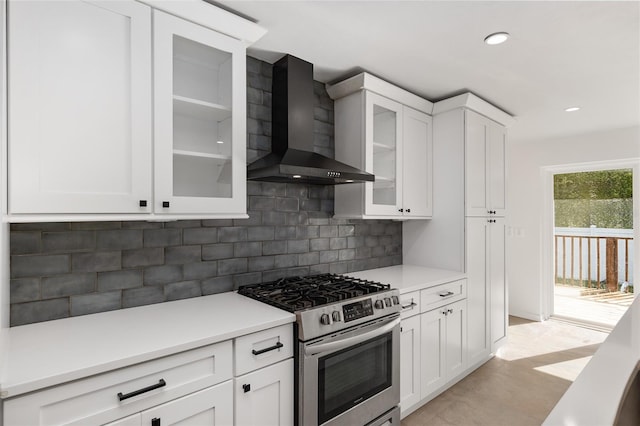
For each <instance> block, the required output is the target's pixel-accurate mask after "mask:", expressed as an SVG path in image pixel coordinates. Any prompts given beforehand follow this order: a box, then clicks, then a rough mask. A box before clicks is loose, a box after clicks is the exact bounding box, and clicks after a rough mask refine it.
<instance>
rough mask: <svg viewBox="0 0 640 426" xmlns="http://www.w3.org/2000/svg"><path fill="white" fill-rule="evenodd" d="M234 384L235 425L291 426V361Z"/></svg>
mask: <svg viewBox="0 0 640 426" xmlns="http://www.w3.org/2000/svg"><path fill="white" fill-rule="evenodd" d="M234 382H235V385H234V386H235V410H236V412H235V420H236V421H235V425H236V426H243V425H273V426H275V425H293V359H288V360H286V361H282V362H279V363H277V364H274V365H271V366H269V367H265V368H261V369H259V370H256V371H254V372H253V373H249V374H245V375H244V376H240V377H238V378H236V379H235V380H234Z"/></svg>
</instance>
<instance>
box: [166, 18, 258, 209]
mask: <svg viewBox="0 0 640 426" xmlns="http://www.w3.org/2000/svg"><path fill="white" fill-rule="evenodd" d="M154 43H155V45H154V54H155V55H154V65H155V68H154V69H155V76H154V85H155V100H154V105H155V123H154V133H155V134H154V140H155V154H154V158H155V162H154V166H155V170H154V175H155V184H156V186H155V203H156V205H155V211H156V212H157V213H160V214H163V213H166V214H179V213H194V214H211V215H213V216H215V215H227V216H229V215H233V214H236V213H237V214H238V215H241V214H245V212H246V195H245V194H246V189H245V182H246V160H245V157H246V153H245V147H246V135H245V132H244V130H243V129H245V126H246V99H245V98H246V96H245V93H246V87H245V84H246V83H245V82H246V76H245V67H246V62H245V48H244V45H243V44H242V43H241V42H240V41H238V40H235V39H233V38H230V37H227V36H225V35H223V34H220V33H217V32H215V31H212V30H209V29H207V28H204V27H201V26H199V25H196V24H192V23H189V22H187V21H183V20H181V19H178V18H175V17H173V16H171V15H168V14H166V13H163V12H160V11H154Z"/></svg>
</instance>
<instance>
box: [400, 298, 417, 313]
mask: <svg viewBox="0 0 640 426" xmlns="http://www.w3.org/2000/svg"><path fill="white" fill-rule="evenodd" d="M414 306H418V304H417V303H416V302H414V301H413V300H411V303H410V304H408V305H402V306H401V307H402V310H403V311H404V310H405V309H413V307H414Z"/></svg>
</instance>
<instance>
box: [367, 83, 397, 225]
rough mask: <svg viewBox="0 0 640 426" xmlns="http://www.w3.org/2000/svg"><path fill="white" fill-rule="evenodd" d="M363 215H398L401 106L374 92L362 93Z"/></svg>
mask: <svg viewBox="0 0 640 426" xmlns="http://www.w3.org/2000/svg"><path fill="white" fill-rule="evenodd" d="M365 103H366V106H365V111H366V117H365V126H366V129H365V135H366V136H365V139H366V149H365V154H366V161H365V169H366V171H367V172H369V173H373V174H374V175H375V182H367V183H365V201H366V205H365V210H366V211H365V214H369V215H391V216H401V215H402V213H401V212H400V209H401V208H402V192H401V189H402V185H403V181H402V167H403V164H402V156H401V153H402V149H403V145H402V105H401V104H399V103H398V102H394V101H392V100H390V99H387V98H385V97H383V96H379V95H377V94H375V93H371V92H366V94H365Z"/></svg>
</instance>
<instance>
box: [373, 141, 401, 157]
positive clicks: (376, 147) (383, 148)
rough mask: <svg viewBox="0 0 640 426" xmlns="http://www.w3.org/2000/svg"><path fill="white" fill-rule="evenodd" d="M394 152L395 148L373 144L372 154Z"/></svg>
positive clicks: (377, 143) (378, 143) (382, 144)
mask: <svg viewBox="0 0 640 426" xmlns="http://www.w3.org/2000/svg"><path fill="white" fill-rule="evenodd" d="M395 150H396V147H395V146H391V145H387V144H384V143H380V142H374V143H373V153H374V154H379V153H384V152H394V151H395Z"/></svg>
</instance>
